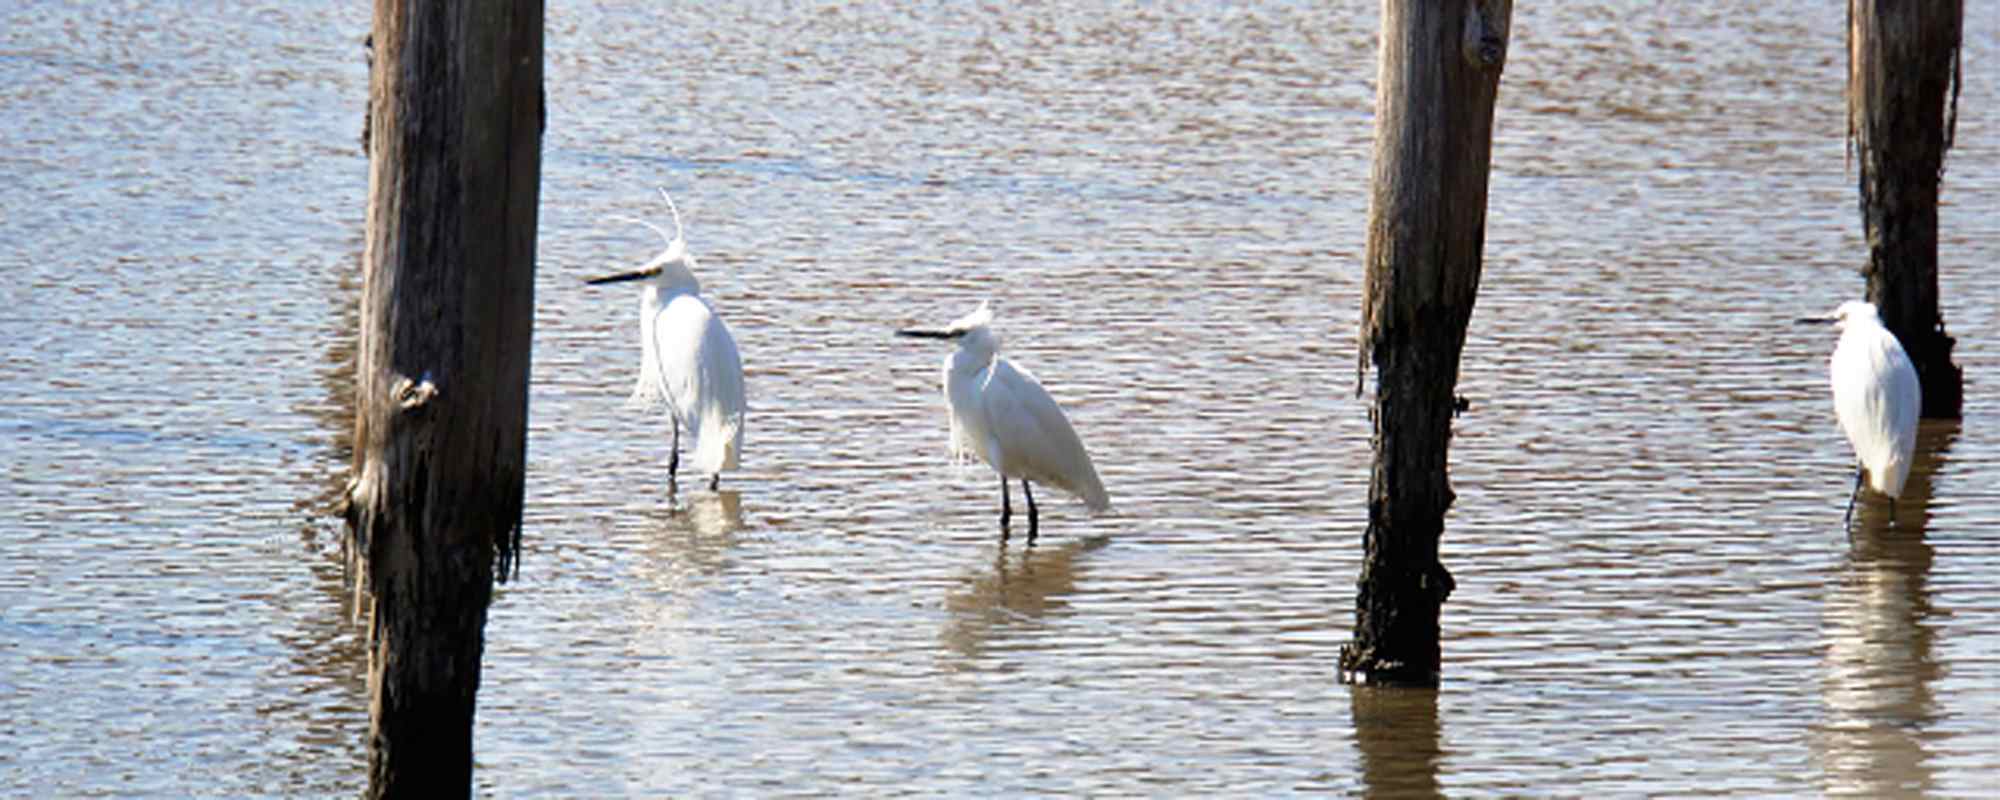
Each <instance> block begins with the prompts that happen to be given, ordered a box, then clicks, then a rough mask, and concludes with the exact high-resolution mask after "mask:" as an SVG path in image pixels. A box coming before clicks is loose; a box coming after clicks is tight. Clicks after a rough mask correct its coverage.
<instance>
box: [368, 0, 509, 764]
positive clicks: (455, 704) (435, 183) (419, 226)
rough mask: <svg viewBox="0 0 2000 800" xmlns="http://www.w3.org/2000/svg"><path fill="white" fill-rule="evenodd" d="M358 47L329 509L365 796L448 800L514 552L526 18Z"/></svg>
mask: <svg viewBox="0 0 2000 800" xmlns="http://www.w3.org/2000/svg"><path fill="white" fill-rule="evenodd" d="M371 41H372V43H373V47H374V61H373V66H372V68H371V70H370V81H369V84H370V85H369V95H370V96H369V115H370V124H369V127H368V137H369V138H368V150H369V155H370V161H369V184H368V211H367V219H368V231H367V248H366V253H365V255H364V269H365V271H366V277H365V282H364V287H363V290H362V298H361V345H360V350H359V354H358V360H359V364H358V365H357V368H356V386H357V388H356V403H357V406H358V407H357V409H356V411H357V413H356V418H355V433H354V441H355V447H354V458H355V465H354V478H353V481H352V483H351V484H350V486H349V492H348V502H347V517H348V522H349V528H348V538H349V542H348V543H347V544H348V546H347V552H348V558H349V561H350V567H351V569H352V570H353V574H355V575H356V576H357V577H356V591H357V592H359V593H362V595H363V597H364V598H366V601H367V602H363V603H361V604H359V606H358V607H360V608H366V609H368V611H367V614H368V618H369V636H370V640H369V642H370V650H369V664H368V684H369V691H370V694H371V701H370V706H369V715H370V718H371V730H370V734H369V743H368V778H369V783H368V792H367V794H368V796H369V797H411V796H420V797H447V796H455V797H464V796H466V795H468V794H470V792H471V787H472V721H473V709H474V696H475V694H476V692H477V690H478V688H479V665H480V664H479V661H480V653H481V650H482V649H483V646H484V629H485V625H486V609H487V604H488V601H489V600H490V599H491V598H492V594H493V581H494V579H495V578H496V575H497V577H501V578H504V577H505V576H506V573H507V570H508V568H509V566H510V565H511V563H512V559H513V557H514V554H515V550H516V546H517V544H518V541H519V538H518V537H519V529H520V519H521V497H522V465H523V463H524V457H525V455H526V448H527V412H528V353H529V349H528V346H529V338H530V336H529V334H530V327H531V324H532V321H533V316H532V310H533V301H534V296H533V286H534V267H535V223H536V202H537V197H538V194H539V192H540V181H541V125H542V119H541V90H542V4H541V2H540V0H506V1H505V2H478V3H449V2H435V1H431V0H376V2H375V23H374V32H373V36H372V37H371ZM496 557H497V560H496Z"/></svg>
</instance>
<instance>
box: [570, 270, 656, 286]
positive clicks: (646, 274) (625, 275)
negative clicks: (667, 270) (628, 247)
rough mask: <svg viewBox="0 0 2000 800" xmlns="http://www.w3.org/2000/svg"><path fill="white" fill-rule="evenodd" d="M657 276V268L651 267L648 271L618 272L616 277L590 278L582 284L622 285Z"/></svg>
mask: <svg viewBox="0 0 2000 800" xmlns="http://www.w3.org/2000/svg"><path fill="white" fill-rule="evenodd" d="M658 274H660V270H659V268H658V267H653V268H650V269H640V270H633V271H631V272H620V273H618V274H616V275H606V276H604V277H602V278H591V279H589V280H586V281H584V283H587V284H589V285H591V286H602V285H604V284H607V283H624V282H626V281H637V280H645V279H646V278H650V277H653V276H654V275H658Z"/></svg>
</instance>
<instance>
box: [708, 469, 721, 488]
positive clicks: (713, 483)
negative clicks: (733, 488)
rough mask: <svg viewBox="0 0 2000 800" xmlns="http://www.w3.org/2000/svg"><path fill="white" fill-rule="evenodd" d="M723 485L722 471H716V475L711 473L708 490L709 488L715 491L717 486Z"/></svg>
mask: <svg viewBox="0 0 2000 800" xmlns="http://www.w3.org/2000/svg"><path fill="white" fill-rule="evenodd" d="M721 485H722V473H720V472H718V473H715V474H714V475H710V476H708V490H709V491H711V492H713V491H715V487H718V486H721Z"/></svg>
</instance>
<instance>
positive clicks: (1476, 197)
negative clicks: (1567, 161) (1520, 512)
mask: <svg viewBox="0 0 2000 800" xmlns="http://www.w3.org/2000/svg"><path fill="white" fill-rule="evenodd" d="M1512 12H1513V4H1512V3H1511V2H1510V0H1476V1H1475V2H1460V3H1440V2H1433V1H1432V0H1383V3H1382V39H1381V48H1382V52H1381V72H1380V76H1379V78H1378V81H1379V84H1378V85H1377V87H1376V94H1375V174H1374V187H1375V188H1374V197H1373V201H1372V203H1371V206H1370V208H1369V212H1368V255H1367V259H1368V272H1367V279H1366V287H1365V290H1364V293H1363V295H1362V299H1361V331H1360V345H1361V353H1360V356H1361V364H1360V368H1361V372H1362V374H1365V372H1366V370H1367V368H1368V365H1369V364H1370V363H1371V362H1372V363H1373V364H1374V365H1375V369H1376V383H1375V402H1374V405H1373V407H1372V408H1371V409H1370V412H1369V416H1370V418H1371V420H1372V421H1373V422H1374V426H1375V435H1374V449H1375V462H1374V468H1373V469H1372V471H1371V473H1370V475H1369V481H1368V530H1367V532H1366V533H1365V534H1364V535H1363V546H1364V548H1365V554H1364V556H1363V561H1362V565H1361V580H1360V594H1359V597H1358V599H1357V601H1356V606H1357V607H1356V611H1355V621H1354V641H1353V642H1351V643H1350V644H1348V645H1347V646H1346V647H1345V648H1343V649H1342V651H1341V658H1340V666H1341V674H1342V676H1343V679H1346V680H1351V681H1360V682H1365V683H1395V684H1419V685H1428V684H1435V683H1436V682H1437V680H1438V665H1439V651H1438V610H1439V608H1440V607H1441V606H1442V605H1443V603H1444V600H1445V597H1446V596H1448V595H1450V594H1451V590H1452V578H1451V573H1449V572H1447V571H1446V570H1445V568H1444V565H1443V564H1441V563H1439V561H1438V537H1439V536H1440V535H1441V534H1442V533H1443V532H1444V514H1445V510H1446V509H1447V508H1449V507H1450V506H1451V502H1452V493H1451V488H1450V486H1449V485H1448V483H1447V481H1446V479H1445V464H1446V460H1445V449H1446V445H1447V443H1448V442H1449V441H1450V438H1451V419H1452V416H1453V414H1454V411H1455V404H1454V400H1455V398H1454V395H1453V389H1454V388H1455V387H1456V386H1457V384H1458V356H1459V351H1460V350H1461V349H1462V348H1463V347H1464V345H1465V326H1466V322H1467V320H1468V319H1470V318H1471V316H1472V303H1473V300H1474V298H1475V297H1476V296H1477V295H1478V292H1479V267H1480V248H1481V246H1482V244H1483V243H1484V241H1485V236H1486V179H1487V168H1488V164H1489V161H1490V160H1491V155H1492V150H1493V102H1494V99H1495V97H1496V96H1497V95H1498V93H1499V88H1500V70H1501V68H1502V66H1504V64H1505V62H1506V58H1507V33H1508V24H1509V22H1510V20H1511V18H1512ZM1356 377H1357V380H1358V379H1359V378H1360V377H1362V375H1359V374H1358V375H1357V376H1356ZM1358 388H1359V387H1358V386H1357V389H1358Z"/></svg>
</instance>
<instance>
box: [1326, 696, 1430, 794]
mask: <svg viewBox="0 0 2000 800" xmlns="http://www.w3.org/2000/svg"><path fill="white" fill-rule="evenodd" d="M1349 696H1350V697H1351V698H1352V703H1353V708H1354V743H1355V747H1356V749H1357V750H1359V751H1360V756H1361V780H1362V783H1363V784H1364V785H1366V786H1367V787H1368V791H1367V794H1368V796H1370V797H1442V796H1444V795H1443V792H1442V791H1441V790H1439V788H1438V762H1439V761H1440V760H1442V758H1443V748H1442V747H1441V746H1440V744H1439V731H1438V693H1437V690H1436V689H1410V688H1395V687H1386V686H1355V687H1352V689H1351V690H1350V692H1349Z"/></svg>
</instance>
